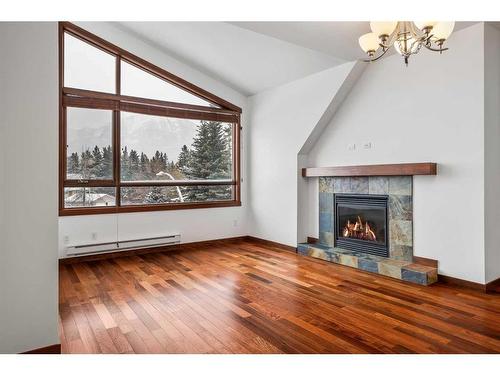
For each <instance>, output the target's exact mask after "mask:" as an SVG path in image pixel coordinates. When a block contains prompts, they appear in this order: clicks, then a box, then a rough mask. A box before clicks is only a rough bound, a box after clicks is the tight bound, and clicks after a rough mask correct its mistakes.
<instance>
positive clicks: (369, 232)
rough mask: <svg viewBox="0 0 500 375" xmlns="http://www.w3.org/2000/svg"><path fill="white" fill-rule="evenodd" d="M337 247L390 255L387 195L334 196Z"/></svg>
mask: <svg viewBox="0 0 500 375" xmlns="http://www.w3.org/2000/svg"><path fill="white" fill-rule="evenodd" d="M333 204H334V207H333V208H334V212H335V219H334V234H335V247H339V248H342V249H346V250H353V251H358V252H363V253H367V254H373V255H378V256H383V257H388V256H389V244H388V239H389V233H388V228H387V226H388V219H387V214H388V196H387V195H362V194H335V195H334V203H333Z"/></svg>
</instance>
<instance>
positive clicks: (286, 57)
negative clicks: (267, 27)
mask: <svg viewBox="0 0 500 375" xmlns="http://www.w3.org/2000/svg"><path fill="white" fill-rule="evenodd" d="M116 25H117V26H118V27H120V28H122V29H123V30H125V31H128V32H130V33H133V34H135V35H136V36H138V37H140V38H141V39H143V40H144V41H146V42H148V43H149V44H151V45H154V46H155V47H157V48H159V49H161V50H163V51H164V52H166V53H168V54H169V55H171V56H173V57H175V58H177V59H178V60H180V61H182V62H185V63H187V64H188V65H191V66H192V67H194V68H196V69H198V70H199V71H201V72H203V73H206V74H208V75H210V76H212V77H214V78H216V79H218V80H220V81H222V82H224V83H226V84H227V85H229V86H230V87H232V88H234V89H236V90H238V91H240V92H241V93H243V94H245V95H252V94H255V93H257V92H260V91H263V90H265V89H267V88H271V87H275V86H278V85H281V84H284V83H286V82H289V81H293V80H295V79H298V78H302V77H305V76H307V75H310V74H313V73H316V72H318V71H321V70H325V69H328V68H330V67H332V66H336V65H339V64H342V63H344V62H346V60H344V59H341V58H337V57H335V56H332V55H328V54H325V53H323V52H319V51H315V50H311V49H309V48H305V47H302V46H299V45H296V44H292V43H289V42H287V41H283V40H280V39H277V38H274V37H270V36H267V35H263V34H260V33H256V32H254V31H251V30H247V29H244V28H241V27H239V26H235V25H231V24H228V23H224V22H120V23H118V24H116Z"/></svg>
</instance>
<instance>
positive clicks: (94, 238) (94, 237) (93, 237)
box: [92, 232, 97, 241]
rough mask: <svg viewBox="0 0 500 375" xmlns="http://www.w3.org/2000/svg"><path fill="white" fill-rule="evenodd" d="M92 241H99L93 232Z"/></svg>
mask: <svg viewBox="0 0 500 375" xmlns="http://www.w3.org/2000/svg"><path fill="white" fill-rule="evenodd" d="M92 241H97V233H96V232H92Z"/></svg>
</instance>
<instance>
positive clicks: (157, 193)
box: [144, 186, 168, 203]
mask: <svg viewBox="0 0 500 375" xmlns="http://www.w3.org/2000/svg"><path fill="white" fill-rule="evenodd" d="M166 202H168V198H167V197H166V196H165V194H163V191H162V190H161V187H159V186H153V187H152V188H151V190H150V191H149V193H148V194H147V195H146V197H145V198H144V203H166Z"/></svg>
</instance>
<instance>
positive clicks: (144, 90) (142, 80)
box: [121, 61, 218, 107]
mask: <svg viewBox="0 0 500 375" xmlns="http://www.w3.org/2000/svg"><path fill="white" fill-rule="evenodd" d="M121 94H122V95H127V96H135V97H139V98H147V99H157V100H164V101H168V102H175V103H184V104H194V105H201V106H205V107H218V106H215V105H214V104H213V103H211V102H208V101H206V100H204V99H201V98H200V97H198V96H196V95H193V94H191V93H190V92H187V91H185V90H183V89H181V88H179V87H177V86H175V85H173V84H171V83H169V82H167V81H166V80H164V79H162V78H159V77H157V76H155V75H153V74H151V73H149V72H147V71H145V70H143V69H141V68H138V67H136V66H134V65H132V64H129V63H128V62H126V61H122V62H121Z"/></svg>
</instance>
